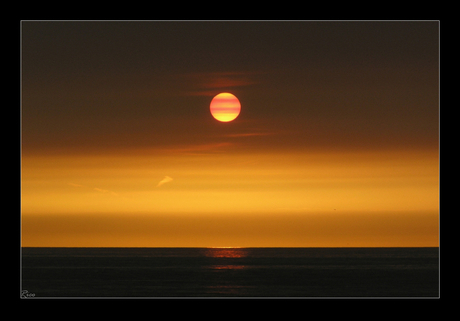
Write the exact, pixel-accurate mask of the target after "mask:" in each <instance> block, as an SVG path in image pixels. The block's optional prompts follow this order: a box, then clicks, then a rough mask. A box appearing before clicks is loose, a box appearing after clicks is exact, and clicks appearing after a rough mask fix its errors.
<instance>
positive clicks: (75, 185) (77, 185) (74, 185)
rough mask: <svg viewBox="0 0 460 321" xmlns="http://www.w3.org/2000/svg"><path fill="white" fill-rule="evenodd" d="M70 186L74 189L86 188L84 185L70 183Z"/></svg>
mask: <svg viewBox="0 0 460 321" xmlns="http://www.w3.org/2000/svg"><path fill="white" fill-rule="evenodd" d="M68 184H69V185H70V186H73V187H86V186H84V185H80V184H75V183H68Z"/></svg>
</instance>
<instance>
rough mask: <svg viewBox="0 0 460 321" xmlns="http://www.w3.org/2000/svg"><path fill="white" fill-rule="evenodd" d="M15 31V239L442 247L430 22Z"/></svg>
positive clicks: (54, 25) (131, 24) (69, 25)
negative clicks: (232, 106) (215, 112)
mask: <svg viewBox="0 0 460 321" xmlns="http://www.w3.org/2000/svg"><path fill="white" fill-rule="evenodd" d="M21 36H22V39H21V41H22V47H21V54H22V59H21V61H22V68H21V83H22V87H21V95H22V97H21V98H22V100H21V102H22V110H21V117H22V128H21V131H22V136H21V138H22V141H21V144H22V163H21V166H22V171H21V218H22V230H21V231H22V245H23V246H183V247H188V246H307V247H308V246H438V245H439V22H437V21H418V22H412V21H400V22H391V21H388V22H363V21H355V22H345V21H342V22H331V21H314V22H312V21H296V22H291V21H276V22H273V21H263V22H260V21H204V22H198V21H185V22H184V21H145V22H138V21H117V22H115V21H114V22H106V21H97V22H96V21H94V22H83V21H78V22H68V21H67V22H45V21H23V22H22V23H21ZM221 92H229V93H232V94H234V95H235V96H236V97H238V99H239V101H240V103H241V113H240V115H239V116H238V118H237V119H235V120H234V121H231V122H228V123H222V122H219V121H217V120H215V119H214V118H213V117H212V115H211V114H210V110H209V104H210V102H211V100H212V98H213V97H214V96H215V95H217V94H218V93H221Z"/></svg>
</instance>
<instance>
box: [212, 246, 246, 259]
mask: <svg viewBox="0 0 460 321" xmlns="http://www.w3.org/2000/svg"><path fill="white" fill-rule="evenodd" d="M205 255H206V256H207V257H228V258H242V257H246V256H247V255H248V250H247V249H245V248H240V247H210V248H207V249H206V252H205Z"/></svg>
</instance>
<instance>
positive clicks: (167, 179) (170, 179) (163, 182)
mask: <svg viewBox="0 0 460 321" xmlns="http://www.w3.org/2000/svg"><path fill="white" fill-rule="evenodd" d="M172 180H173V179H172V178H171V177H169V176H165V177H164V178H163V179H162V180H161V181H160V182H159V183H158V184H157V187H160V186H161V185H163V184H166V183H169V182H170V181H172Z"/></svg>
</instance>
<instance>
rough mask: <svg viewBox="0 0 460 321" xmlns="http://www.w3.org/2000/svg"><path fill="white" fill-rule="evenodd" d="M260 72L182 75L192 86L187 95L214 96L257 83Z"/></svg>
mask: <svg viewBox="0 0 460 321" xmlns="http://www.w3.org/2000/svg"><path fill="white" fill-rule="evenodd" d="M259 74H260V72H238V71H235V72H199V73H190V74H185V75H182V77H183V79H184V80H185V81H187V83H189V84H190V83H192V84H194V87H195V88H194V89H193V90H192V91H187V94H189V95H198V96H201V95H204V96H209V95H215V94H216V92H219V91H221V90H225V89H226V90H228V89H231V88H236V87H245V86H250V85H255V84H258V83H259V80H258V79H256V78H257V76H258V75H259Z"/></svg>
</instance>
